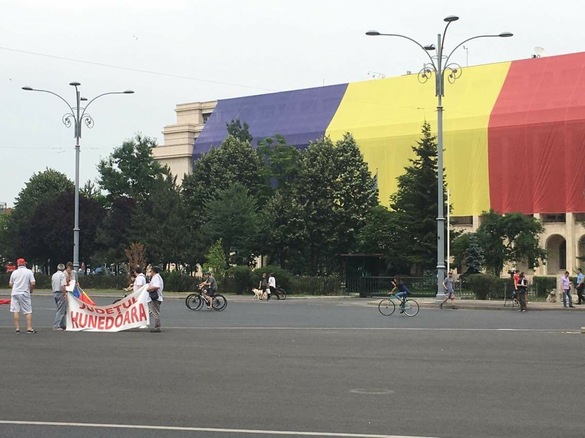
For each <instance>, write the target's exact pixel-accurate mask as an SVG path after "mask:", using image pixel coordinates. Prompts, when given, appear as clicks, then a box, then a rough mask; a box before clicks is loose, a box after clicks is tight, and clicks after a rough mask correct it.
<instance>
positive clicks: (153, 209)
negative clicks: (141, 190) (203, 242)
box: [128, 169, 194, 266]
mask: <svg viewBox="0 0 585 438" xmlns="http://www.w3.org/2000/svg"><path fill="white" fill-rule="evenodd" d="M130 222H131V227H130V230H129V237H128V239H129V240H132V241H137V242H138V241H139V242H142V243H143V244H144V245H145V247H146V258H147V261H148V262H150V263H155V264H159V265H163V266H166V265H168V264H169V263H174V264H176V265H183V264H188V265H190V266H192V265H193V264H194V262H193V261H192V260H191V257H190V256H189V255H187V254H186V253H187V251H186V249H187V245H188V243H187V242H188V240H187V238H186V237H187V236H186V234H185V221H184V219H183V206H182V200H181V197H180V195H179V188H178V187H177V185H176V177H174V176H173V175H171V173H170V172H169V171H168V169H163V171H162V173H161V174H159V175H157V176H156V177H155V184H154V185H153V187H152V189H151V192H150V197H149V199H148V202H143V203H141V204H138V205H136V208H135V209H134V211H133V214H132V216H131V219H130Z"/></svg>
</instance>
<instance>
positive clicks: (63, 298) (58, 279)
mask: <svg viewBox="0 0 585 438" xmlns="http://www.w3.org/2000/svg"><path fill="white" fill-rule="evenodd" d="M63 271H65V265H64V264H63V263H59V265H57V272H55V273H54V274H53V276H52V277H51V286H52V287H53V298H55V304H56V305H57V313H56V314H55V322H54V323H53V330H55V331H62V330H65V327H66V319H65V318H66V316H67V291H66V290H65V286H67V275H66V274H65V273H64V272H63Z"/></svg>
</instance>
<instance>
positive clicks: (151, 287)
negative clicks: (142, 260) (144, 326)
mask: <svg viewBox="0 0 585 438" xmlns="http://www.w3.org/2000/svg"><path fill="white" fill-rule="evenodd" d="M151 272H152V278H151V279H150V283H149V284H148V287H147V288H146V290H147V291H148V292H149V296H148V298H147V300H146V301H147V302H148V310H149V311H150V314H151V315H152V317H153V318H154V327H153V328H152V329H150V332H151V333H160V332H161V329H160V306H161V304H162V302H163V290H164V281H163V279H162V277H161V276H160V269H159V267H158V266H153V267H152V268H151ZM151 292H152V293H153V296H151V295H150V293H151ZM155 293H156V295H155ZM153 298H154V299H153Z"/></svg>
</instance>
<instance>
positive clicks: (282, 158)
mask: <svg viewBox="0 0 585 438" xmlns="http://www.w3.org/2000/svg"><path fill="white" fill-rule="evenodd" d="M257 151H258V154H259V155H260V156H261V157H262V159H263V160H264V163H265V171H266V181H267V184H268V185H270V186H271V187H273V188H275V189H277V190H280V191H284V192H290V190H289V189H290V187H292V183H293V182H294V181H295V180H296V179H297V178H298V170H299V160H300V157H301V151H299V149H297V148H296V147H295V146H290V145H288V144H287V143H286V141H285V139H284V137H283V136H281V135H278V134H277V135H275V136H274V138H271V137H268V138H265V139H264V140H262V141H261V142H260V143H259V144H258V149H257Z"/></svg>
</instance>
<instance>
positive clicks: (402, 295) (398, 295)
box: [396, 292, 408, 302]
mask: <svg viewBox="0 0 585 438" xmlns="http://www.w3.org/2000/svg"><path fill="white" fill-rule="evenodd" d="M407 295H408V292H396V298H399V299H400V301H402V302H404V300H405V299H406V296H407Z"/></svg>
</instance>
